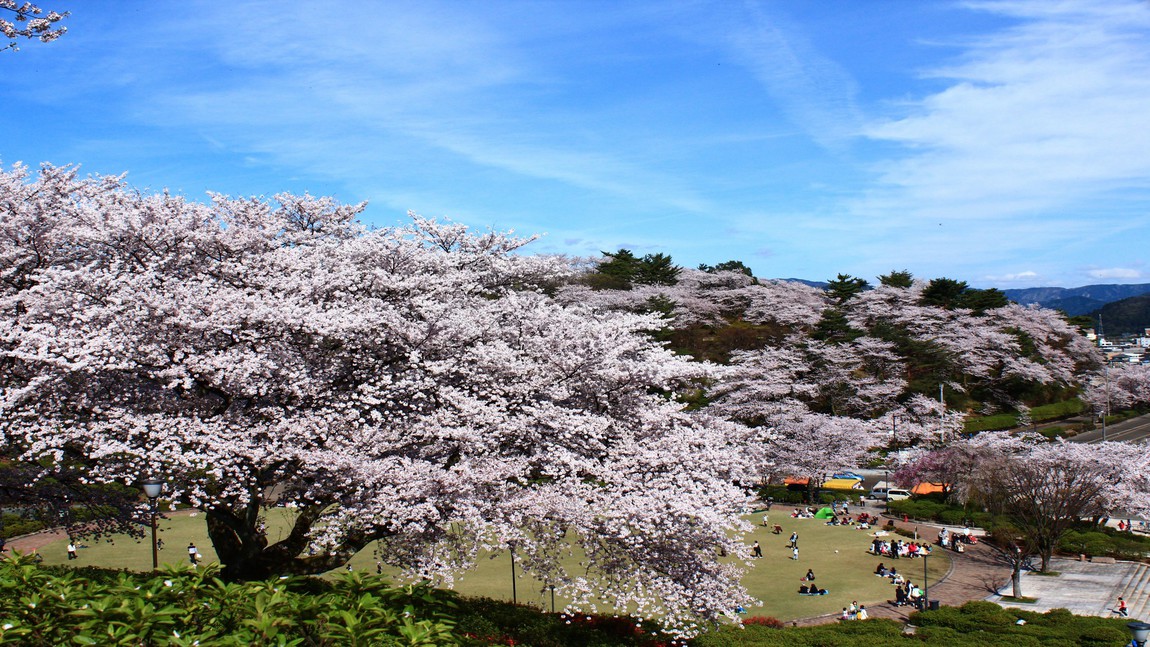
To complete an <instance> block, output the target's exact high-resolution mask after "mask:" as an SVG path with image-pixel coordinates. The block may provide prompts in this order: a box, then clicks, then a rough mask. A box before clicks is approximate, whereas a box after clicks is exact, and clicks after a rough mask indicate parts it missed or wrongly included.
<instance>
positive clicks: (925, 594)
mask: <svg viewBox="0 0 1150 647" xmlns="http://www.w3.org/2000/svg"><path fill="white" fill-rule="evenodd" d="M927 557H929V555H926V554H924V555H923V556H922V610H923V611H926V610H927V609H929V608H930V580H928V579H926V558H927Z"/></svg>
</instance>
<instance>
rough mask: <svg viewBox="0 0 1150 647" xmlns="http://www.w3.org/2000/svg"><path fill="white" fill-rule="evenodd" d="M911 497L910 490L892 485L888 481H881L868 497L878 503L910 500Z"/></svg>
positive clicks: (875, 485)
mask: <svg viewBox="0 0 1150 647" xmlns="http://www.w3.org/2000/svg"><path fill="white" fill-rule="evenodd" d="M910 495H911V493H910V490H906V489H903V488H900V487H897V486H894V485H891V484H890V483H887V482H886V481H879V482H878V483H875V484H874V487H872V488H871V489H870V494H869V495H868V496H869V497H870V498H872V499H876V500H878V501H902V500H903V499H909V498H910Z"/></svg>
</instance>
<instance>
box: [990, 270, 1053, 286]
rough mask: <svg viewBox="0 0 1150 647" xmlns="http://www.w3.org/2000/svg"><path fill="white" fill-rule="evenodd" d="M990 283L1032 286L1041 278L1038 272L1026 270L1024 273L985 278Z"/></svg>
mask: <svg viewBox="0 0 1150 647" xmlns="http://www.w3.org/2000/svg"><path fill="white" fill-rule="evenodd" d="M985 278H986V280H988V281H993V282H995V283H1027V284H1032V283H1034V282H1035V281H1036V280H1038V279H1039V278H1040V275H1039V274H1038V272H1032V271H1030V270H1026V271H1024V272H1016V273H1014V274H1000V275H998V276H993V275H992V276H987V277H985Z"/></svg>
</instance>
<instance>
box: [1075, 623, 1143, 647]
mask: <svg viewBox="0 0 1150 647" xmlns="http://www.w3.org/2000/svg"><path fill="white" fill-rule="evenodd" d="M1078 641H1079V643H1080V644H1082V645H1098V646H1099V647H1101V646H1102V645H1107V646H1110V645H1113V646H1115V647H1117V646H1118V645H1127V644H1129V642H1130V634H1129V633H1128V632H1125V631H1122V630H1120V629H1118V628H1116V627H1091V628H1090V629H1088V630H1086V631H1084V632H1082V634H1081V636H1080V637H1079V639H1078Z"/></svg>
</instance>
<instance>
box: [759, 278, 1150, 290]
mask: <svg viewBox="0 0 1150 647" xmlns="http://www.w3.org/2000/svg"><path fill="white" fill-rule="evenodd" d="M779 280H780V281H791V282H792V283H802V284H803V285H809V286H811V287H812V288H818V289H820V290H825V289H827V282H826V281H808V280H806V279H779ZM1147 292H1150V290H1147Z"/></svg>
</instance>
